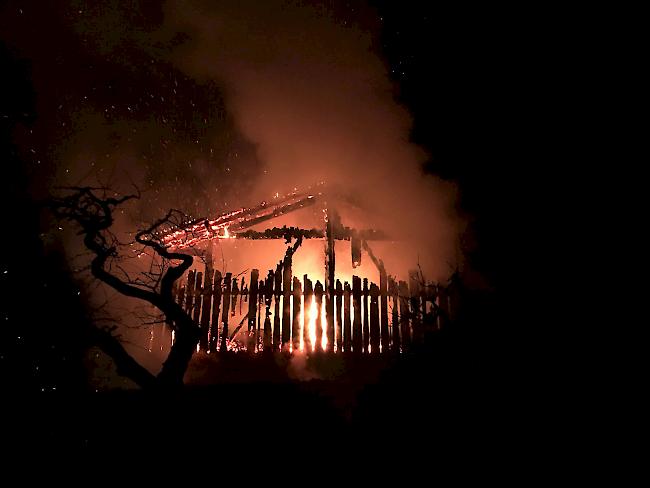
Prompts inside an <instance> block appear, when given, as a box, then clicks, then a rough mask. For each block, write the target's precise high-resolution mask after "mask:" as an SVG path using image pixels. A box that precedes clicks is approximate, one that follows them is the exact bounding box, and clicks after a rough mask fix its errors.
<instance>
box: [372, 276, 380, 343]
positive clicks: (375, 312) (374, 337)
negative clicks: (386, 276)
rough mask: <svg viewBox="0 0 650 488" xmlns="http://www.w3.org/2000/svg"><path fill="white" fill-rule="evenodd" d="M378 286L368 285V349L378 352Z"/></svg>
mask: <svg viewBox="0 0 650 488" xmlns="http://www.w3.org/2000/svg"><path fill="white" fill-rule="evenodd" d="M379 344H380V335H379V287H378V286H377V285H375V284H374V283H372V284H371V285H370V350H371V351H372V353H373V354H379Z"/></svg>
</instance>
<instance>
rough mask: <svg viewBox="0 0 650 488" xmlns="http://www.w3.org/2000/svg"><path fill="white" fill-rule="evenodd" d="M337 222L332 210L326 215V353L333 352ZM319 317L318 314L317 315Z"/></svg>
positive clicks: (336, 216) (334, 212)
mask: <svg viewBox="0 0 650 488" xmlns="http://www.w3.org/2000/svg"><path fill="white" fill-rule="evenodd" d="M335 219H336V221H337V222H338V220H340V219H339V218H338V214H337V213H336V211H335V210H334V209H333V208H328V213H327V226H326V234H327V252H326V254H325V318H326V322H325V323H326V324H327V349H326V350H327V351H333V350H334V340H335V337H336V331H335V330H334V276H335V270H336V254H335V252H334V243H335V240H334V229H333V226H334V222H333V220H335ZM319 315H320V314H319Z"/></svg>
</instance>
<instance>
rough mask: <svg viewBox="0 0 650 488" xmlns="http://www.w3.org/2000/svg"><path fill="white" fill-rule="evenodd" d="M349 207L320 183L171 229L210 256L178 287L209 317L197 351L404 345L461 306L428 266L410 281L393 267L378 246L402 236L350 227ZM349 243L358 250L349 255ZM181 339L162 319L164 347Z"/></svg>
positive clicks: (180, 297) (196, 311)
mask: <svg viewBox="0 0 650 488" xmlns="http://www.w3.org/2000/svg"><path fill="white" fill-rule="evenodd" d="M350 206H351V204H350V201H349V199H346V198H345V196H342V195H338V194H337V193H336V192H335V191H332V190H331V189H328V188H326V187H325V186H324V185H323V184H318V185H314V186H312V187H310V188H307V189H306V190H304V191H298V190H297V189H294V191H292V192H290V193H288V194H286V195H280V194H279V193H276V194H275V196H274V197H273V198H272V199H270V200H269V201H263V202H261V203H260V204H259V205H257V206H253V207H250V208H241V209H238V210H234V211H230V212H226V213H223V214H221V215H218V216H216V217H214V218H199V219H193V220H191V221H188V222H186V223H184V224H183V225H181V226H178V227H175V228H173V229H168V230H166V231H162V232H161V233H160V234H159V235H158V238H159V239H160V241H161V242H163V243H164V245H165V246H166V247H168V248H170V249H175V250H180V251H184V252H189V253H192V254H195V255H198V256H200V257H201V259H200V260H198V261H199V263H200V264H199V265H198V266H195V267H194V268H193V269H192V270H190V271H189V273H188V276H187V279H186V280H184V281H183V282H182V283H180V284H179V285H178V286H177V287H176V288H175V290H174V296H175V300H177V302H178V303H180V304H181V305H183V306H184V308H185V309H186V311H187V312H188V313H189V314H190V315H191V316H192V317H193V320H194V321H195V322H196V323H197V324H200V327H201V331H202V336H201V341H200V343H199V345H198V346H197V348H198V350H199V351H204V352H206V353H215V352H218V351H223V352H226V351H240V350H247V351H248V352H259V351H276V352H277V351H283V352H290V353H294V352H302V353H313V352H330V353H341V352H351V353H387V352H393V353H399V352H402V351H404V350H406V349H408V348H409V347H410V346H411V344H412V343H413V342H414V341H416V342H417V341H421V340H423V337H424V335H425V333H426V332H427V331H431V330H437V329H439V328H441V327H442V326H444V323H445V322H446V321H448V320H449V319H450V317H451V313H453V311H455V310H454V303H453V300H452V299H451V297H450V293H449V288H448V287H447V286H443V285H441V284H437V283H432V282H426V281H425V279H424V276H423V275H422V272H421V271H419V270H417V271H416V270H410V271H408V281H407V280H406V279H405V280H399V279H397V278H396V276H395V275H391V274H389V272H388V269H387V267H386V265H385V264H384V260H383V259H382V258H381V256H380V255H377V254H376V253H375V251H374V248H375V247H382V246H381V243H383V244H386V243H389V244H390V245H391V246H395V245H397V247H399V239H397V238H395V237H394V236H390V235H387V234H386V233H385V232H383V231H382V230H381V229H374V228H356V227H349V226H346V225H344V223H345V219H344V218H342V217H341V215H342V213H343V214H347V213H349V211H348V208H349V207H350ZM341 208H343V209H345V212H342V211H340V209H341ZM300 214H302V216H300ZM271 220H273V221H275V223H276V225H275V226H273V227H267V225H268V223H269V222H270V221H271ZM299 222H302V223H304V222H311V223H313V226H311V227H305V226H301V225H300V224H299ZM287 223H294V224H295V225H287ZM277 224H281V226H280V225H277ZM264 227H266V228H264ZM253 242H255V243H256V244H257V245H258V246H257V248H253V247H252V245H251V244H252V243H253ZM307 243H309V244H307ZM259 244H261V245H262V246H264V249H260V247H259ZM314 244H315V245H314ZM376 244H380V245H379V246H375V245H376ZM308 247H309V249H306V248H308ZM337 249H340V251H339V256H338V259H337V254H336V251H337ZM383 249H386V246H385V245H384V246H383ZM389 249H390V248H389ZM343 250H345V251H346V253H347V252H349V258H347V259H341V257H342V256H343V255H344V254H342V252H341V251H343ZM301 252H302V253H303V254H305V255H306V256H305V258H306V259H300V256H301ZM364 254H365V255H366V256H365V258H364V257H363V256H364ZM226 255H228V260H226ZM278 258H280V259H279V260H278ZM247 261H253V267H252V269H251V267H250V266H249V263H248V262H247ZM262 265H266V267H267V268H270V269H268V272H267V273H263V272H262V273H261V272H260V268H262ZM337 266H338V268H337ZM229 269H230V270H232V271H229ZM262 269H263V268H262ZM357 274H359V275H362V276H357ZM173 340H174V338H173V334H172V333H170V332H168V331H167V330H166V329H165V328H164V327H163V328H161V329H159V330H158V331H157V338H156V339H155V341H156V344H157V346H156V347H160V348H161V349H164V348H165V347H168V346H169V345H170V344H171V343H172V342H173Z"/></svg>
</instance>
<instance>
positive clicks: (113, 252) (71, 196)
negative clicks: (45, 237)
mask: <svg viewBox="0 0 650 488" xmlns="http://www.w3.org/2000/svg"><path fill="white" fill-rule="evenodd" d="M64 190H65V193H66V194H65V195H64V196H61V197H57V198H51V199H50V200H49V201H48V206H49V207H50V208H51V209H52V211H53V212H54V214H55V216H56V217H57V218H58V219H61V220H67V221H69V222H72V223H73V224H74V225H75V226H77V227H79V235H82V236H83V242H84V245H85V247H86V248H87V249H88V250H89V251H90V253H91V257H92V260H91V262H90V266H89V268H90V272H91V273H92V275H93V276H94V277H95V278H96V279H98V280H100V281H101V282H103V283H105V284H107V285H108V286H110V287H111V288H113V289H114V290H116V291H117V292H119V293H121V294H122V295H125V296H128V297H133V298H137V299H140V300H143V301H145V302H147V303H149V304H151V305H153V306H154V307H155V308H156V309H157V310H159V311H160V313H161V317H162V319H163V320H164V322H166V323H167V324H168V325H169V326H170V327H172V330H174V332H175V341H174V344H173V345H172V347H171V350H170V352H169V355H168V357H167V358H166V360H165V361H164V363H163V366H162V369H161V370H160V372H159V374H158V375H153V374H151V373H150V372H149V371H148V370H147V369H146V368H144V367H143V366H142V365H140V364H139V363H138V362H137V361H136V360H135V359H134V358H133V357H132V356H131V355H130V354H129V353H128V352H127V351H126V350H125V349H124V347H123V345H122V343H121V342H120V340H119V337H118V336H116V335H114V331H115V329H116V327H110V328H100V327H96V326H91V330H90V333H89V337H90V339H91V341H92V344H94V345H96V346H98V347H99V348H100V349H102V350H103V351H104V352H105V353H107V354H108V355H109V356H110V357H111V358H112V359H113V360H114V361H115V364H116V366H117V370H118V373H119V374H121V375H123V376H126V377H128V378H130V379H132V380H133V381H135V382H136V383H137V384H138V385H139V386H141V387H142V388H160V387H163V388H168V387H178V386H180V385H182V384H183V376H184V374H185V371H186V369H187V366H188V364H189V362H190V359H191V357H192V354H193V353H194V351H195V350H196V345H197V343H198V341H199V338H200V328H199V327H198V325H197V324H195V323H194V322H193V321H192V319H191V317H190V315H189V314H188V313H186V312H185V310H183V308H182V306H181V305H179V304H178V303H176V302H175V301H174V299H173V296H172V288H173V285H174V282H176V280H178V279H179V278H180V277H181V276H183V274H184V273H185V271H187V270H188V269H189V268H190V267H191V266H192V263H193V260H194V258H193V257H192V256H191V255H190V254H185V253H179V252H171V251H170V250H169V249H167V248H166V247H165V246H164V245H163V244H162V242H161V240H160V239H159V238H158V236H159V235H160V233H161V232H163V231H168V230H170V229H173V228H175V227H179V226H180V225H181V224H183V222H184V220H185V219H186V217H185V215H184V214H182V213H181V212H179V211H177V210H170V211H169V212H168V213H167V215H165V216H164V217H163V218H161V219H159V220H157V221H155V222H154V223H152V224H151V225H149V226H148V227H147V228H146V229H144V230H141V231H139V232H137V233H136V234H135V238H134V241H132V242H121V241H120V240H119V239H118V237H117V236H116V234H115V233H114V232H113V231H112V230H111V227H112V226H113V224H114V214H115V211H116V209H117V208H118V207H119V206H120V205H122V204H124V203H125V202H127V201H129V200H133V199H139V198H140V194H139V192H138V194H133V195H126V196H121V197H119V198H118V197H116V195H115V194H114V193H113V195H114V196H108V195H110V194H111V193H112V192H110V191H109V190H108V189H106V188H95V187H69V188H65V189H64ZM134 246H136V248H135V249H134ZM125 249H129V250H131V253H130V254H129V253H125V252H124V250H125ZM144 254H146V255H148V256H150V257H151V265H150V266H149V269H148V270H147V271H144V272H142V271H140V272H138V273H136V274H135V275H134V274H133V271H130V270H128V269H127V268H126V267H125V266H124V263H125V262H126V260H128V259H133V258H134V257H136V258H137V257H140V256H141V255H144Z"/></svg>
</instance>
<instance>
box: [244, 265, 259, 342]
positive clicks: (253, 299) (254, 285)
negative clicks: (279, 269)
mask: <svg viewBox="0 0 650 488" xmlns="http://www.w3.org/2000/svg"><path fill="white" fill-rule="evenodd" d="M259 277H260V271H259V270H258V269H254V270H252V271H251V286H250V292H249V300H248V339H247V340H246V348H247V349H248V352H250V353H253V352H255V345H256V344H257V341H256V339H255V336H256V329H255V317H256V314H257V302H258V297H257V291H258V280H259Z"/></svg>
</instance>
